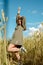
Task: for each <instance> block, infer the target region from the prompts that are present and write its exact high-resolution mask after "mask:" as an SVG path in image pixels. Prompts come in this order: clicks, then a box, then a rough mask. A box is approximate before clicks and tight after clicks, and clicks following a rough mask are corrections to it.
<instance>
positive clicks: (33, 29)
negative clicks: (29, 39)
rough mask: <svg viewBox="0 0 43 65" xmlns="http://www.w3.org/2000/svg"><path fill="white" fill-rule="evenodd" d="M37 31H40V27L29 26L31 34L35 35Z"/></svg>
mask: <svg viewBox="0 0 43 65" xmlns="http://www.w3.org/2000/svg"><path fill="white" fill-rule="evenodd" d="M36 31H39V29H38V28H35V27H31V28H29V36H32V35H34V33H35V32H36Z"/></svg>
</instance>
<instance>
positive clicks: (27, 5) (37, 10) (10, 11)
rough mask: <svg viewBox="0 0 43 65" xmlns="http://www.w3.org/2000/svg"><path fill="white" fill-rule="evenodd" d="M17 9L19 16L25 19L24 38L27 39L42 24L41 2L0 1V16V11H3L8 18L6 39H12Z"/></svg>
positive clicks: (39, 0)
mask: <svg viewBox="0 0 43 65" xmlns="http://www.w3.org/2000/svg"><path fill="white" fill-rule="evenodd" d="M18 7H21V13H20V15H21V16H25V18H26V27H27V30H26V31H24V32H23V35H24V37H27V36H28V35H29V33H30V31H31V30H34V29H35V30H36V29H37V28H38V26H40V24H41V23H42V22H43V0H0V14H1V9H4V10H5V13H6V16H7V17H8V22H7V26H6V31H7V33H6V34H7V38H8V39H9V38H12V35H13V32H14V31H15V27H16V15H17V11H18ZM0 18H1V15H0Z"/></svg>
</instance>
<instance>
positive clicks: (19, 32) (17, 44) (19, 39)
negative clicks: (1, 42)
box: [8, 16, 25, 60]
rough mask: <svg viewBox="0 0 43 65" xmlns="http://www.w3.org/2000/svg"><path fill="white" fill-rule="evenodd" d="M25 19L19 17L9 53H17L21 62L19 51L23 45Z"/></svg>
mask: <svg viewBox="0 0 43 65" xmlns="http://www.w3.org/2000/svg"><path fill="white" fill-rule="evenodd" d="M22 20H23V17H20V16H19V17H18V20H17V22H18V23H17V26H16V28H15V32H14V34H13V37H12V41H11V44H10V45H9V47H8V51H11V52H15V55H16V57H17V59H18V60H20V55H19V53H18V52H19V51H20V48H21V47H22V45H23V30H25V28H24V26H23V24H22Z"/></svg>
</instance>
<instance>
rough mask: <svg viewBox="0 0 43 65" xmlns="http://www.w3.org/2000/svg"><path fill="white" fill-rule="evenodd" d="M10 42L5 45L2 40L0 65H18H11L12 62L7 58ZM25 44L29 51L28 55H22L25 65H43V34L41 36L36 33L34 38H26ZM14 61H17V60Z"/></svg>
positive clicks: (0, 44)
mask: <svg viewBox="0 0 43 65" xmlns="http://www.w3.org/2000/svg"><path fill="white" fill-rule="evenodd" d="M9 41H10V40H9ZM9 41H8V40H7V41H6V44H5V43H4V41H3V40H0V65H16V64H11V63H9V62H10V60H9V59H8V58H7V56H8V55H7V54H8V53H7V52H6V48H7V46H8V44H9ZM23 43H24V44H23V46H24V47H25V48H26V50H27V53H23V55H22V54H21V55H22V63H23V65H43V32H41V33H40V34H39V35H37V33H35V34H34V35H33V36H32V37H27V38H24V40H23ZM5 46H6V47H5ZM9 57H10V56H9ZM14 58H15V57H14ZM13 61H16V59H14V60H13Z"/></svg>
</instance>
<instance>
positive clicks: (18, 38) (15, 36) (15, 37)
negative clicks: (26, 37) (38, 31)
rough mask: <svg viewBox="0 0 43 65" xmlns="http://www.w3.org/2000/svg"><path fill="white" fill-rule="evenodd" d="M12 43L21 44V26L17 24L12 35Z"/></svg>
mask: <svg viewBox="0 0 43 65" xmlns="http://www.w3.org/2000/svg"><path fill="white" fill-rule="evenodd" d="M12 43H13V44H15V45H22V44H23V27H22V26H20V25H19V26H17V27H16V28H15V32H14V34H13V37H12Z"/></svg>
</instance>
